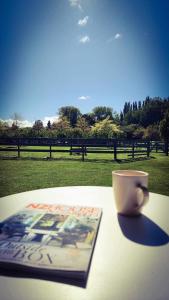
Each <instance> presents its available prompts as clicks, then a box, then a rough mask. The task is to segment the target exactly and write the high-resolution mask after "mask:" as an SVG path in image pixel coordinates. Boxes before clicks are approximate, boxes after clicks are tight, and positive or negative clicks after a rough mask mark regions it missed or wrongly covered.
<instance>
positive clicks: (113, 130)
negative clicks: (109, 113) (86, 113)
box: [91, 117, 122, 139]
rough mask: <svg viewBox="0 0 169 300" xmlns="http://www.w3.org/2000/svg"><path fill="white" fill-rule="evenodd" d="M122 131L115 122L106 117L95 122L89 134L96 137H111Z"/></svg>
mask: <svg viewBox="0 0 169 300" xmlns="http://www.w3.org/2000/svg"><path fill="white" fill-rule="evenodd" d="M121 133H122V131H121V130H120V129H119V127H118V126H117V125H116V124H113V122H112V121H111V120H109V118H108V117H107V118H106V119H104V120H102V121H100V122H97V123H96V124H95V125H94V126H93V127H92V130H91V134H92V136H93V137H96V138H105V139H106V138H112V137H117V136H119V135H120V134H121Z"/></svg>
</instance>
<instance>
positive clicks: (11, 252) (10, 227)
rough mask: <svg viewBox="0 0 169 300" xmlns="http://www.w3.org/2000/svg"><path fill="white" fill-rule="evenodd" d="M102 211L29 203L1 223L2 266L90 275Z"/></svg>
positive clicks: (0, 254) (98, 209)
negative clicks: (8, 265)
mask: <svg viewBox="0 0 169 300" xmlns="http://www.w3.org/2000/svg"><path fill="white" fill-rule="evenodd" d="M100 219H101V209H100V208H93V207H80V206H65V205H53V204H51V205H50V204H36V203H32V204H29V205H28V206H27V207H26V208H25V209H23V210H22V211H20V212H18V213H16V214H15V215H13V216H11V217H9V218H8V219H6V220H5V221H3V222H1V223H0V263H3V264H10V265H11V266H12V265H14V266H15V267H16V265H18V266H23V268H24V267H25V268H26V267H28V268H36V269H37V270H38V269H39V270H40V269H46V270H51V271H53V272H56V273H58V274H63V275H66V272H67V276H75V277H76V275H77V276H78V277H79V276H82V277H83V276H86V274H87V271H88V268H89V264H90V259H91V256H92V251H93V248H94V243H95V240H96V235H97V230H98V227H99V222H100Z"/></svg>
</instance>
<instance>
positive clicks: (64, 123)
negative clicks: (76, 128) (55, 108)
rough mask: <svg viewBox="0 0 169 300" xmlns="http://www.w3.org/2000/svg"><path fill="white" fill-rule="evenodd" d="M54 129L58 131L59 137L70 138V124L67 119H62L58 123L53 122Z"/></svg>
mask: <svg viewBox="0 0 169 300" xmlns="http://www.w3.org/2000/svg"><path fill="white" fill-rule="evenodd" d="M52 129H54V130H56V133H57V136H58V137H60V138H62V137H63V138H64V137H68V135H69V131H70V129H71V126H70V122H69V120H68V119H67V118H66V117H62V118H60V119H59V120H58V121H57V122H53V124H52Z"/></svg>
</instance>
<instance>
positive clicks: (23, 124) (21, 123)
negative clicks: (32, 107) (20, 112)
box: [0, 119, 33, 128]
mask: <svg viewBox="0 0 169 300" xmlns="http://www.w3.org/2000/svg"><path fill="white" fill-rule="evenodd" d="M0 121H2V122H5V123H7V124H8V125H9V126H12V124H13V123H14V122H16V120H13V119H7V120H2V119H0ZM17 124H18V126H19V127H21V128H24V127H32V125H33V122H30V121H28V120H22V121H19V120H18V121H17Z"/></svg>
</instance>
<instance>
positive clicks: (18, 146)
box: [18, 145, 21, 158]
mask: <svg viewBox="0 0 169 300" xmlns="http://www.w3.org/2000/svg"><path fill="white" fill-rule="evenodd" d="M20 154H21V153H20V145H18V158H20V157H21V155H20Z"/></svg>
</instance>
